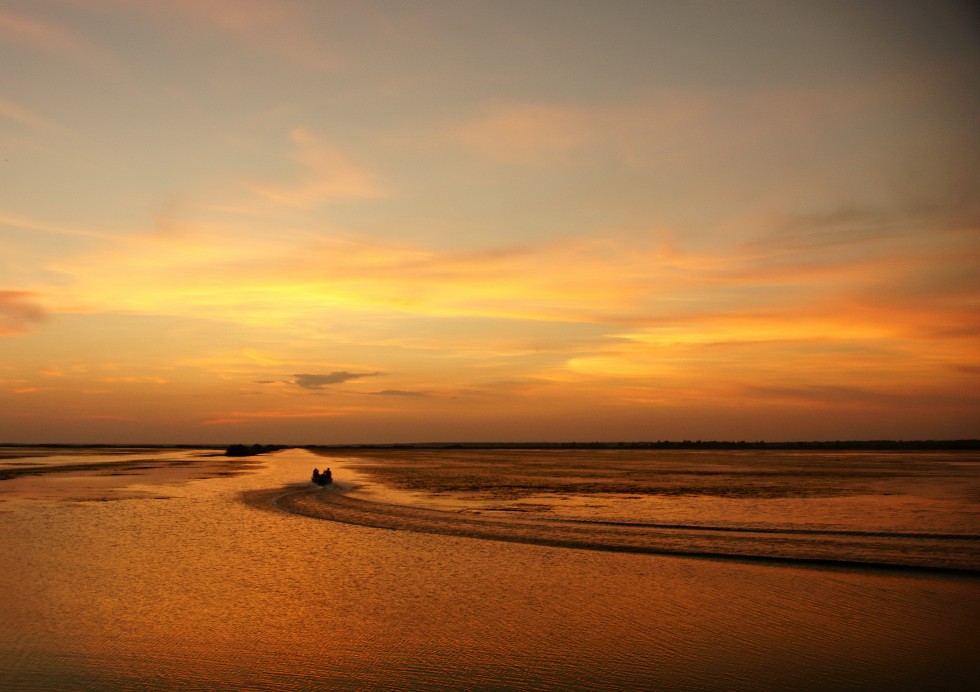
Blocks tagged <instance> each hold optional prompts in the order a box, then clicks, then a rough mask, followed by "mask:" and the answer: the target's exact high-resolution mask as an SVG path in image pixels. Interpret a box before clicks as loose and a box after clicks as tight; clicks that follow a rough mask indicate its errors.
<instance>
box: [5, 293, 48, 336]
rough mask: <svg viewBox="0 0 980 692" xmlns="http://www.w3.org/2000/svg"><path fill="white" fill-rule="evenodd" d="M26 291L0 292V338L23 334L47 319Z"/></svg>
mask: <svg viewBox="0 0 980 692" xmlns="http://www.w3.org/2000/svg"><path fill="white" fill-rule="evenodd" d="M35 298H36V296H35V294H33V293H30V292H28V291H0V336H10V335H13V334H23V333H25V332H27V331H29V330H30V329H31V328H32V327H34V326H35V325H37V324H38V323H40V322H42V321H44V320H45V319H46V318H47V316H48V315H47V311H45V309H44V308H42V307H41V306H40V305H39V304H37V303H36V302H34V301H35Z"/></svg>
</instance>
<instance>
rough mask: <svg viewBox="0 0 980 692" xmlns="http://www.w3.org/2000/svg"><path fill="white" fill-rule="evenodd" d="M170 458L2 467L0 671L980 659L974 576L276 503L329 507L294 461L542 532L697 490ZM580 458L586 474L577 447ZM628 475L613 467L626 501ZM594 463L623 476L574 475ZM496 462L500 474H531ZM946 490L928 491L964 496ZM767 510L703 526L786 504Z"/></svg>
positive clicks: (619, 680)
mask: <svg viewBox="0 0 980 692" xmlns="http://www.w3.org/2000/svg"><path fill="white" fill-rule="evenodd" d="M176 454H177V456H173V457H168V456H167V455H166V454H164V455H154V458H152V459H149V458H146V459H144V460H142V461H140V460H139V459H134V460H132V465H131V466H129V467H126V466H114V467H106V468H105V469H104V470H99V469H94V470H93V469H88V470H84V471H79V472H72V473H48V474H46V475H41V476H20V477H17V478H14V479H12V480H7V481H3V482H0V499H2V502H0V531H2V535H3V537H4V538H3V541H2V543H0V561H2V564H3V565H4V569H3V570H0V594H2V598H0V688H2V689H12V690H17V689H64V690H71V689H174V688H179V689H270V690H271V689H283V690H313V689H327V688H329V689H382V688H384V689H559V688H560V689H567V688H574V689H637V688H650V687H661V688H665V689H746V690H748V689H827V688H841V687H851V688H859V689H862V688H863V689H883V688H885V689H924V688H925V689H969V688H970V684H971V683H972V682H973V681H974V680H975V679H977V674H978V673H980V664H978V663H977V662H976V660H975V643H976V641H977V635H978V634H980V628H978V625H977V622H978V618H977V616H978V615H980V589H978V586H980V581H978V580H977V578H976V577H973V576H970V575H959V574H953V573H946V572H941V571H930V570H924V571H902V570H894V569H891V568H887V569H882V568H877V567H872V568H868V569H865V568H860V569H857V568H853V567H850V568H829V567H826V566H824V567H818V566H812V565H808V564H806V563H801V564H796V563H785V564H783V563H774V564H768V563H764V562H760V563H756V562H752V561H749V562H741V561H733V560H729V559H698V558H691V557H677V556H670V555H666V556H665V555H657V554H642V553H631V552H613V551H610V550H607V549H602V546H595V547H598V548H600V549H587V550H583V549H570V548H567V547H554V546H550V545H540V544H538V543H536V542H533V541H532V542H514V541H511V540H509V539H508V540H503V541H502V540H479V539H476V538H471V537H466V536H461V535H448V534H447V533H430V532H424V531H408V530H390V529H384V528H376V527H371V526H361V525H356V524H352V523H339V522H334V521H323V520H317V519H313V518H310V517H306V516H300V515H297V514H291V513H287V512H284V511H282V510H281V509H280V508H277V506H276V502H277V501H278V502H280V503H282V502H283V500H282V499H281V498H282V497H283V496H287V495H288V496H290V497H307V498H308V499H309V500H310V501H314V500H315V502H316V506H317V507H318V508H322V507H333V506H338V505H336V503H335V502H334V500H335V499H336V498H337V497H338V495H341V494H340V493H337V492H336V491H335V490H332V489H328V490H326V491H325V492H323V493H319V495H317V496H307V495H301V494H298V493H301V492H306V491H308V490H310V489H312V486H311V485H309V484H307V483H304V482H303V481H305V480H306V479H307V478H308V477H309V473H310V471H311V470H312V467H313V466H315V465H318V466H320V467H321V468H323V467H324V466H326V465H329V466H331V467H332V468H333V471H334V476H335V478H336V479H337V481H338V485H343V486H352V485H357V486H358V488H357V489H356V490H355V491H354V492H353V494H352V495H349V496H348V497H352V498H353V500H355V501H357V502H360V503H364V504H370V505H372V506H373V507H375V508H377V505H379V504H381V503H384V502H390V501H391V500H393V499H398V500H400V501H403V502H411V503H413V505H412V506H411V507H409V508H408V509H397V508H396V509H393V510H391V512H393V515H394V516H395V520H396V521H402V515H403V513H405V512H411V511H420V512H425V511H432V510H433V509H435V510H441V511H442V513H443V514H446V513H449V514H450V515H455V516H456V517H457V518H469V519H480V518H484V519H487V520H489V521H491V522H497V521H499V520H501V518H506V517H511V516H513V515H520V516H519V517H518V518H519V519H520V520H521V521H527V515H531V516H532V517H533V518H534V520H533V521H531V522H530V524H531V526H530V527H529V528H526V531H527V532H528V533H530V534H532V538H534V539H535V540H537V539H538V538H540V535H541V532H542V531H545V530H547V529H548V528H549V527H548V523H547V522H545V526H544V527H541V526H537V524H538V523H539V522H540V521H542V520H544V519H549V520H551V522H552V523H559V525H561V522H562V521H566V520H571V519H575V520H586V521H588V522H596V521H618V520H620V519H621V518H622V516H623V515H621V514H620V513H621V511H622V507H623V506H624V505H635V504H637V503H640V504H643V503H646V502H648V501H649V502H651V503H652V505H655V504H657V502H663V503H668V504H669V502H668V501H669V500H670V499H671V498H672V497H673V499H675V500H679V501H682V502H687V503H693V505H691V506H689V507H688V509H687V510H680V509H678V510H677V511H678V512H682V511H683V512H687V511H694V509H696V507H695V505H697V504H698V500H697V497H698V496H688V495H674V496H671V495H669V494H661V495H652V496H648V495H645V494H640V495H639V496H640V497H641V499H639V500H628V499H625V497H624V496H621V495H622V494H620V493H615V492H612V488H611V487H608V488H607V490H608V491H609V492H597V493H593V494H591V495H590V494H589V493H587V492H580V491H583V490H585V488H583V487H579V488H574V489H573V488H570V487H565V488H564V489H563V490H562V491H561V492H560V493H556V492H553V490H552V489H553V488H554V487H556V485H559V484H560V483H559V481H558V480H557V479H559V478H561V476H556V475H555V474H554V466H555V465H554V463H553V461H546V460H539V461H538V462H533V463H531V464H530V466H529V467H528V468H533V469H537V470H539V471H540V472H541V473H540V474H534V473H532V474H530V475H531V476H532V477H533V476H535V475H537V477H538V478H540V479H543V480H541V482H540V483H538V484H537V490H538V491H541V492H529V491H528V489H527V488H525V490H523V491H518V490H515V489H514V488H513V487H511V488H510V489H506V490H504V489H500V488H496V489H492V488H491V489H490V490H486V491H483V490H481V489H480V488H481V486H479V484H474V483H470V485H469V486H467V487H466V488H461V487H452V488H450V487H448V486H447V484H448V483H449V482H450V481H448V480H446V479H447V478H448V477H450V476H454V475H455V476H459V475H460V474H461V473H462V472H461V471H459V469H460V468H461V466H462V467H465V466H466V465H467V464H469V463H471V462H472V463H473V464H477V465H480V464H483V465H484V466H487V464H489V463H492V464H497V466H494V467H492V468H496V469H497V471H499V470H500V468H501V466H499V464H500V462H499V461H497V462H488V460H487V458H486V457H483V458H479V459H478V458H475V457H474V458H469V459H467V458H455V459H449V458H447V457H442V459H441V460H440V458H439V457H434V458H433V457H428V458H426V459H422V458H421V457H418V458H415V459H403V462H402V465H401V466H400V464H399V463H398V462H397V460H396V459H395V458H393V457H392V456H390V455H389V456H373V457H372V458H371V459H366V458H364V457H363V456H362V457H359V458H354V457H352V456H349V455H348V456H347V457H346V459H338V458H330V459H325V458H322V457H314V456H312V455H311V454H309V453H308V452H303V451H298V450H294V451H288V452H282V453H279V454H276V455H270V456H267V457H258V458H252V459H248V460H238V461H232V460H226V459H221V458H214V457H206V456H199V457H198V461H194V462H189V460H188V459H187V458H181V457H180V456H179V454H181V453H176ZM485 454H486V453H485ZM510 454H511V455H512V454H514V453H513V452H512V453H510ZM505 456H506V455H505ZM170 459H172V460H173V461H174V462H175V464H171V463H169V461H168V460H170ZM509 459H510V461H509V462H506V463H513V456H510V457H509ZM93 460H95V457H93V456H92V455H89V456H88V457H87V458H86V459H85V460H84V461H85V462H86V463H87V464H91V463H92V462H93ZM105 461H111V459H109V458H108V457H107V458H105ZM116 461H118V459H116ZM688 461H690V460H688ZM423 462H424V463H423ZM484 462H487V463H484ZM674 462H677V459H674V461H672V462H671V463H674ZM96 463H97V462H96ZM368 463H370V464H372V466H370V467H369V466H367V464H368ZM565 463H567V462H565ZM577 463H580V464H581V465H582V466H583V467H586V468H582V469H579V470H578V471H577V473H580V474H581V473H586V471H588V468H587V467H589V464H590V462H589V461H588V460H587V459H585V458H582V459H580V460H579V462H577ZM665 463H666V462H665ZM549 465H550V468H551V471H547V472H546V468H547V467H549ZM688 465H689V464H688ZM133 466H136V467H142V468H133ZM519 466H520V465H519ZM627 466H629V464H627ZM398 468H403V469H413V470H411V471H397V470H395V471H391V470H390V469H398ZM386 469H388V470H387V471H386ZM440 469H443V470H440ZM453 469H455V470H453ZM681 470H683V469H681ZM637 473H639V474H640V475H642V473H641V472H639V471H635V472H634V477H631V478H627V479H625V480H623V483H625V484H626V485H627V486H630V487H629V489H628V493H627V496H633V495H637V492H636V488H637V483H639V482H640V479H639V478H638V477H636V476H635V474H637ZM119 474H127V475H119ZM398 474H402V475H403V476H404V477H412V478H413V479H414V480H413V481H412V483H414V485H412V484H411V483H408V482H403V481H396V480H395V476H397V475H398ZM466 475H470V476H473V475H479V474H478V473H477V472H476V471H474V470H473V469H468V470H466ZM491 475H495V476H496V477H498V478H504V477H505V476H506V475H507V474H501V473H499V472H498V473H495V474H491ZM597 475H598V476H601V477H607V478H612V477H614V476H616V474H613V473H611V472H609V470H608V469H607V470H606V471H605V472H602V473H598V472H595V473H592V474H591V475H589V474H587V473H586V475H585V476H584V478H586V479H591V480H593V481H594V480H595V479H596V477H597ZM626 475H627V476H629V474H626ZM941 475H942V474H936V476H937V478H936V479H935V480H936V483H937V485H936V487H940V486H943V487H945V486H944V483H943V482H942V480H941V479H940V478H938V476H941ZM954 475H955V473H954ZM514 476H518V477H519V476H520V474H515V473H512V474H511V482H510V483H509V484H510V485H511V486H517V485H525V486H527V485H531V484H529V483H528V482H527V481H526V480H514V478H513V477H514ZM576 477H577V478H583V476H581V475H578V476H576ZM564 478H565V481H567V482H566V483H565V485H566V486H567V485H569V484H572V483H573V482H572V481H569V480H568V479H570V478H572V476H571V475H567V476H565V477H564ZM426 479H428V480H429V482H430V486H429V487H428V488H426V487H425V485H424V483H423V481H425V480H426ZM440 479H443V480H440ZM471 480H473V479H471ZM879 480H880V479H879ZM879 480H875V481H874V483H878V482H879ZM381 481H384V482H383V483H381ZM896 482H898V481H896ZM902 482H904V481H902ZM296 483H302V484H301V485H295V486H291V487H286V486H289V485H290V484H296ZM419 483H423V485H421V486H420V485H418V484H419ZM574 483H577V481H574ZM907 485H909V487H913V486H914V487H919V486H921V485H922V484H921V483H912V484H907ZM410 486H411V487H410ZM457 486H458V484H457ZM961 486H963V482H962V481H960V482H957V483H953V484H952V487H951V488H946V490H942V491H941V492H938V491H936V492H938V494H939V495H941V496H942V497H937V498H935V499H936V500H937V501H939V502H944V503H946V502H953V503H958V504H959V505H960V506H961V509H963V508H968V506H969V501H968V500H966V499H964V495H963V493H960V492H959V490H957V488H959V487H961ZM269 489H274V490H275V491H274V492H265V491H267V490H269ZM431 489H434V490H435V493H434V494H433V493H432V492H430V490H431ZM542 489H543V490H542ZM621 489H622V488H621ZM648 489H649V488H648ZM573 490H575V491H576V492H572V491H573ZM936 492H934V491H933V490H930V491H929V493H930V494H936ZM756 495H758V493H756ZM243 496H247V498H248V502H245V501H243ZM712 497H714V498H716V499H717V500H718V501H724V502H735V501H736V498H734V497H731V496H730V495H723V494H719V495H714V496H710V495H709V496H702V500H703V502H702V506H709V505H711V503H712V502H713V500H710V499H705V498H712ZM848 497H850V498H852V500H851V501H852V502H853V501H855V500H853V498H854V497H855V496H853V495H846V494H837V495H821V496H819V497H809V498H797V501H798V502H801V501H803V502H809V501H810V500H819V501H821V502H824V501H831V500H833V499H834V498H837V499H838V500H841V501H843V500H845V499H846V498H848ZM890 497H896V496H895V495H892V496H890ZM899 497H901V496H899ZM908 497H909V498H913V500H914V499H915V496H914V495H908ZM324 499H326V500H327V501H326V502H324V501H323V500H324ZM341 499H342V498H341ZM767 499H768V500H773V501H776V500H780V498H779V497H768V498H767ZM782 499H783V500H787V498H782ZM743 500H745V501H747V502H750V503H751V502H753V500H751V499H749V498H743ZM787 501H788V500H787ZM357 502H355V504H357ZM419 503H421V505H422V506H420V504H419ZM287 504H288V501H287ZM522 504H523V505H525V507H524V509H523V510H522V509H521V508H520V506H521V505H522ZM927 504H928V503H927ZM531 505H536V508H535V509H533V510H528V511H525V510H527V509H528V507H530V506H531ZM542 505H545V506H547V508H543V507H542ZM590 505H591V507H590ZM652 505H651V507H652ZM515 507H516V508H517V510H516V511H515ZM460 510H463V511H462V512H461V511H460ZM651 511H652V510H651ZM718 511H719V513H720V515H724V514H725V513H724V512H723V511H722V510H721V509H720V508H719V509H718ZM824 511H825V510H819V512H820V513H823V512H824ZM915 511H917V512H919V511H924V507H919V509H917V510H915ZM477 512H479V514H476V513H477ZM760 512H762V513H763V514H764V512H763V510H762V509H760V508H756V509H753V510H746V515H745V516H738V517H733V516H712V515H711V514H710V513H708V514H705V515H704V516H703V517H701V518H700V521H703V522H704V523H705V525H707V524H712V525H714V524H715V523H717V521H720V520H725V521H729V522H736V523H737V522H740V521H750V522H755V523H756V524H757V523H758V522H759V521H764V520H765V521H769V522H770V523H772V524H779V522H774V521H773V519H772V518H771V517H770V518H768V519H766V517H764V516H762V514H759V513H760ZM940 513H941V512H940ZM899 514H902V513H901V512H899ZM625 516H626V517H627V518H635V517H640V522H639V523H648V522H649V520H650V516H648V515H646V514H644V513H643V512H639V513H637V514H633V513H632V511H630V512H627V513H626V514H625ZM876 516H878V515H876ZM929 516H930V517H931V518H930V519H929V521H928V522H927V529H928V531H929V532H933V533H936V532H939V531H940V530H942V532H945V533H954V532H956V531H958V532H959V533H960V534H962V535H967V534H969V533H970V532H971V531H973V530H974V529H973V528H972V526H973V524H972V522H973V520H974V519H975V515H974V517H973V519H971V518H969V515H967V514H964V515H963V516H962V517H959V518H953V519H950V518H947V520H946V522H945V523H943V522H942V521H940V520H939V519H938V518H937V517H933V516H932V515H929ZM825 518H826V517H825ZM831 518H833V519H834V521H842V522H844V524H845V525H849V524H848V522H849V521H850V520H848V519H846V517H845V518H838V517H831ZM675 520H676V521H675ZM692 520H693V519H692V517H690V516H687V517H686V518H684V517H683V516H681V514H678V515H676V516H671V517H670V523H678V524H689V523H690V522H691V521H692ZM834 521H825V522H822V525H823V524H828V525H837V524H835V523H834ZM881 521H884V520H881ZM813 523H814V518H813V517H809V518H805V521H802V522H800V525H804V526H809V525H810V524H813ZM755 528H760V527H759V526H758V525H755ZM912 528H914V529H916V530H919V529H918V527H917V526H913V527H912ZM953 529H955V530H956V531H953ZM535 537H537V538H535ZM969 543H970V541H969V540H968V539H964V540H960V541H959V543H957V545H959V544H969Z"/></svg>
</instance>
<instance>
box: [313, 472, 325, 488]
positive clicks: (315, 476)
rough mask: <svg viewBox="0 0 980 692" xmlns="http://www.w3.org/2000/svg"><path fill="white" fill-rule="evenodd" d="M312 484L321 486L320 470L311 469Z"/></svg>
mask: <svg viewBox="0 0 980 692" xmlns="http://www.w3.org/2000/svg"><path fill="white" fill-rule="evenodd" d="M313 482H314V483H316V484H317V485H323V483H322V482H321V481H320V469H313Z"/></svg>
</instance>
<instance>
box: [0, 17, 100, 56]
mask: <svg viewBox="0 0 980 692" xmlns="http://www.w3.org/2000/svg"><path fill="white" fill-rule="evenodd" d="M0 35H2V36H6V37H7V38H8V39H11V40H13V41H17V42H19V43H24V44H27V45H29V46H32V47H36V48H41V49H43V50H48V51H53V52H58V53H65V54H67V55H70V56H72V57H74V58H84V57H89V55H90V49H89V47H88V46H87V45H86V44H85V43H84V42H83V41H82V40H81V39H79V38H78V37H77V36H75V35H74V34H72V33H70V32H68V31H66V30H65V29H63V28H61V27H59V26H56V25H54V24H50V23H48V22H43V21H40V20H37V19H31V18H29V17H23V16H18V15H16V14H13V13H10V12H4V11H0Z"/></svg>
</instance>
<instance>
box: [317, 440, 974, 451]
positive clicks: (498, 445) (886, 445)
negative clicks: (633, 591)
mask: <svg viewBox="0 0 980 692" xmlns="http://www.w3.org/2000/svg"><path fill="white" fill-rule="evenodd" d="M306 448H307V449H784V450H785V449H818V450H819V449H828V450H889V449H894V450H956V449H966V450H975V449H980V440H834V441H801V442H765V441H763V440H759V441H746V440H739V441H738V442H733V441H728V440H679V441H678V440H660V441H650V442H453V443H449V442H426V443H413V444H363V445H307V446H306Z"/></svg>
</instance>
